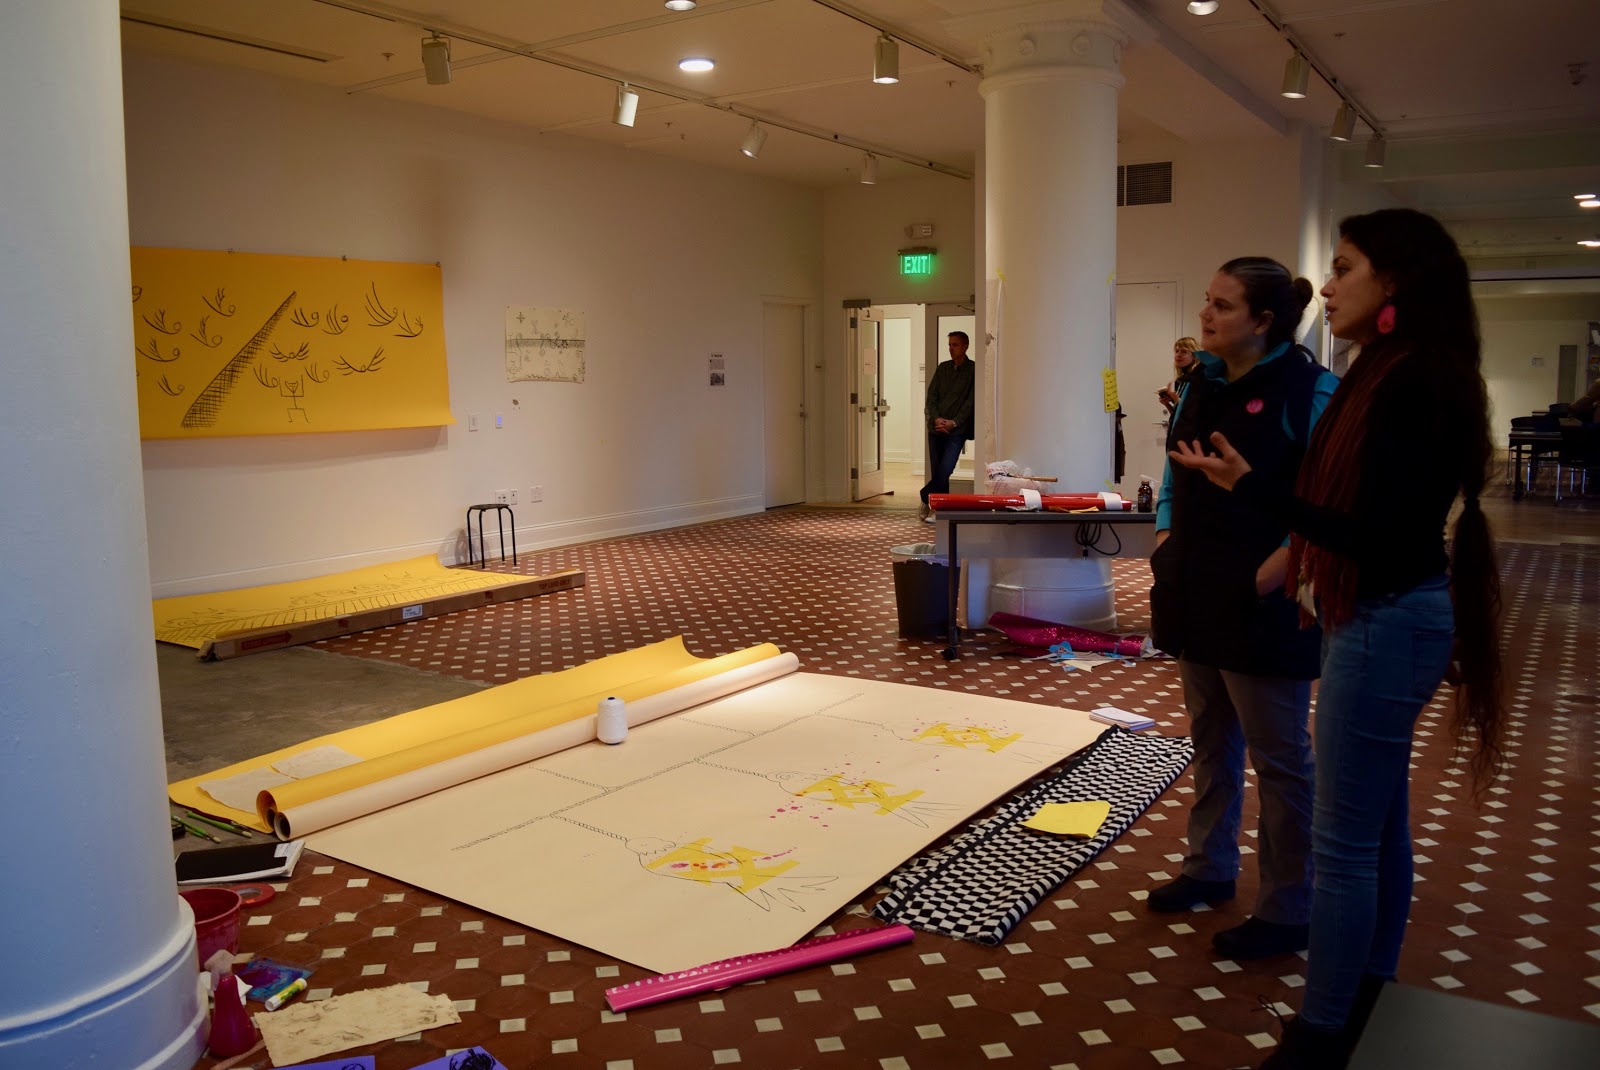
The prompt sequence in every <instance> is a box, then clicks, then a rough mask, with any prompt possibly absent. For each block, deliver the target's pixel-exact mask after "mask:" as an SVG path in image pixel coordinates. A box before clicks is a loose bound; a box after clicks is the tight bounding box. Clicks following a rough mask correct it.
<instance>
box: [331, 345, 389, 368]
mask: <svg viewBox="0 0 1600 1070" xmlns="http://www.w3.org/2000/svg"><path fill="white" fill-rule="evenodd" d="M382 363H383V347H382V346H379V347H378V351H377V352H376V353H374V354H372V356H370V357H368V358H367V362H366V363H365V364H351V363H350V362H349V361H348V360H345V359H344V358H343V357H339V358H337V359H336V360H334V362H333V366H334V367H336V368H338V369H339V371H340V373H341V374H343V375H361V374H364V373H366V372H375V371H377V370H378V366H379V365H380V364H382Z"/></svg>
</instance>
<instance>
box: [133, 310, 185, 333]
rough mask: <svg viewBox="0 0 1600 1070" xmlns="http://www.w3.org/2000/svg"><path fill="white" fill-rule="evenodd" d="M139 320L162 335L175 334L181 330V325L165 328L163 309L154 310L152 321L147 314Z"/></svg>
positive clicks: (165, 321)
mask: <svg viewBox="0 0 1600 1070" xmlns="http://www.w3.org/2000/svg"><path fill="white" fill-rule="evenodd" d="M140 318H141V319H143V320H144V321H145V322H146V323H148V324H149V325H150V326H152V327H154V328H155V329H156V330H158V331H160V332H161V333H162V334H177V333H178V332H179V331H181V330H183V324H181V323H173V325H172V326H171V327H168V326H167V310H166V309H164V308H158V309H156V314H155V318H154V319H152V318H151V317H150V316H149V315H148V314H146V315H144V316H141V317H140Z"/></svg>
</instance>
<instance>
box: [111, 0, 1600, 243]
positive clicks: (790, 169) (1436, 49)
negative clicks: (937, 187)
mask: <svg viewBox="0 0 1600 1070" xmlns="http://www.w3.org/2000/svg"><path fill="white" fill-rule="evenodd" d="M405 2H407V0H401V2H399V3H391V2H376V0H274V2H271V3H261V2H251V0H220V2H219V0H130V2H127V3H124V4H123V7H122V11H123V16H124V22H123V33H124V42H125V45H126V46H127V47H130V48H135V49H141V50H147V51H157V52H163V53H169V54H175V55H179V56H183V57H187V58H190V59H195V60H200V61H203V62H209V63H219V64H225V65H231V66H239V67H247V68H251V69H255V70H260V71H265V72H268V73H272V74H276V75H281V76H284V77H290V78H298V79H305V80H309V81H314V82H319V83H322V84H325V85H330V86H336V87H338V88H340V89H343V90H344V91H345V92H348V93H361V94H373V95H376V96H380V97H386V98H390V99H394V100H401V101H409V102H413V103H417V104H425V105H430V106H435V107H441V108H446V109H451V110H456V111H460V112H465V113H468V114H472V115H478V116H484V117H489V118H493V119H498V120H503V121H506V122H511V123H517V124H521V125H524V126H527V127H529V128H530V129H532V130H537V131H540V132H541V133H544V134H552V135H566V136H576V137H582V138H589V139H593V140H596V141H602V142H606V143H608V144H614V145H622V146H628V147H634V148H637V149H638V151H641V152H651V153H660V154H663V155H670V156H674V157H677V158H681V159H687V160H694V161H697V162H701V163H706V164H709V165H712V166H718V167H736V168H740V169H742V170H746V171H750V172H753V173H756V174H761V175H765V176H769V177H775V178H781V179H786V180H790V181H794V182H800V183H805V184H812V185H827V184H831V183H841V182H852V181H855V180H856V179H857V177H858V176H859V173H860V166H861V162H862V152H861V148H862V147H869V148H872V149H874V150H878V151H880V152H881V153H882V154H883V155H884V157H885V158H884V159H882V160H881V163H880V172H881V178H882V179H883V180H885V181H888V180H892V179H893V178H895V177H899V176H904V175H910V174H916V173H925V171H924V170H923V169H922V168H919V167H918V166H916V164H915V163H913V162H904V161H915V162H916V163H921V164H932V165H934V167H935V168H936V169H939V170H944V171H946V172H954V173H970V172H971V170H972V168H973V165H974V160H975V159H976V154H977V152H978V151H979V150H980V149H981V146H982V142H983V105H982V100H981V98H980V97H979V95H978V92H977V84H978V81H979V75H977V74H976V73H973V72H972V71H969V70H964V69H962V68H961V67H959V66H956V65H954V64H952V63H950V62H946V61H945V60H943V59H940V58H938V57H937V56H935V55H932V54H929V53H928V52H925V51H922V50H920V49H918V48H916V47H913V46H912V45H911V44H910V43H909V42H908V41H903V42H902V44H901V46H900V71H901V81H900V82H899V83H898V84H895V85H876V84H874V83H872V81H871V80H870V71H871V63H872V48H873V41H874V39H875V38H876V37H877V34H878V31H877V30H876V29H874V28H873V26H870V25H866V24H863V22H861V21H858V20H857V19H855V18H852V17H851V16H850V14H847V13H845V12H849V11H854V12H856V13H858V14H859V15H860V16H861V17H862V18H864V19H866V20H867V21H868V22H871V23H875V24H877V25H881V26H884V27H886V28H888V29H889V30H890V31H891V32H893V33H895V34H896V35H899V36H902V37H903V38H906V39H909V40H910V41H917V42H920V43H921V44H923V45H925V46H927V47H929V48H932V49H934V50H936V51H942V52H943V53H944V54H945V55H946V56H948V57H951V58H953V59H955V60H957V61H958V62H964V63H965V64H966V65H967V66H976V64H977V62H978V57H979V56H980V54H981V42H980V41H979V40H977V39H976V38H974V37H970V36H963V35H962V34H961V33H958V32H956V31H955V29H954V28H953V27H954V26H956V25H957V24H956V23H954V22H953V21H952V20H955V19H958V18H962V17H964V16H970V15H973V14H978V13H985V12H999V11H1004V10H1005V9H1019V10H1020V9H1029V8H1037V7H1040V6H1041V5H1038V4H1019V3H1018V2H1017V0H938V2H934V0H853V2H852V3H834V2H832V0H828V2H818V0H705V2H703V3H701V4H700V5H699V7H698V8H697V9H695V10H694V11H691V12H687V13H682V14H674V13H672V12H669V11H667V10H665V8H664V7H663V6H662V3H661V0H450V2H449V3H444V2H443V0H434V2H435V5H436V6H437V8H438V10H437V11H432V12H429V11H423V10H417V9H414V8H408V7H405V6H402V5H403V4H404V3H405ZM409 2H411V3H415V2H417V0H409ZM1109 2H1110V3H1116V2H1117V0H1109ZM1122 5H1123V6H1124V7H1126V8H1127V9H1128V10H1130V11H1132V12H1134V13H1135V14H1138V15H1141V16H1143V17H1144V18H1145V19H1146V20H1147V21H1148V22H1149V24H1150V26H1151V27H1152V29H1153V30H1154V33H1153V35H1152V39H1150V40H1148V41H1144V42H1134V43H1131V44H1130V45H1129V47H1128V49H1127V51H1126V54H1125V56H1124V60H1123V73H1124V75H1125V76H1126V77H1127V85H1126V87H1125V88H1124V90H1123V91H1122V94H1121V98H1120V109H1119V129H1120V133H1121V135H1122V136H1123V137H1124V138H1125V139H1126V138H1129V137H1134V138H1138V137H1143V136H1157V135H1170V136H1172V137H1176V138H1179V139H1181V140H1184V141H1187V142H1192V143H1196V144H1200V145H1205V144H1209V143H1219V142H1227V141H1230V140H1237V139H1242V138H1249V137H1260V136H1266V135H1270V134H1271V133H1273V132H1274V131H1276V132H1277V133H1284V132H1287V131H1289V130H1290V129H1292V127H1293V124H1297V123H1305V124H1309V125H1311V126H1312V127H1314V128H1318V129H1321V130H1324V131H1325V130H1326V129H1327V127H1328V124H1329V122H1330V121H1331V119H1332V116H1333V112H1334V109H1335V107H1336V106H1337V104H1338V97H1337V96H1336V95H1335V94H1334V92H1333V91H1332V90H1331V89H1329V88H1328V87H1327V86H1326V85H1325V84H1323V83H1322V81H1321V80H1320V79H1318V78H1317V77H1316V76H1313V77H1312V80H1311V90H1310V94H1309V95H1308V97H1307V98H1306V99H1304V100H1300V101H1292V100H1287V99H1285V98H1283V97H1281V96H1279V95H1278V88H1279V82H1280V80H1281V78H1282V74H1283V64H1284V62H1285V60H1287V59H1288V58H1289V56H1290V54H1291V48H1290V45H1289V44H1288V43H1287V42H1286V41H1285V40H1284V38H1283V37H1282V36H1280V34H1279V32H1278V31H1277V30H1275V29H1274V28H1273V27H1272V26H1271V25H1270V24H1269V22H1268V20H1267V19H1266V18H1265V17H1264V16H1263V14H1262V13H1261V11H1260V10H1258V8H1265V9H1266V10H1267V11H1269V12H1271V13H1272V14H1273V16H1274V17H1275V18H1277V19H1278V20H1279V21H1280V22H1281V23H1282V24H1283V25H1285V26H1286V27H1287V30H1288V32H1289V33H1291V34H1292V35H1294V36H1295V37H1296V38H1297V39H1298V40H1299V41H1300V42H1301V44H1302V45H1303V47H1304V48H1305V50H1306V51H1307V53H1308V54H1309V55H1310V56H1311V57H1313V58H1314V59H1315V60H1316V61H1317V63H1318V64H1319V66H1320V67H1321V68H1322V69H1323V70H1324V71H1325V72H1327V73H1328V74H1329V75H1330V76H1331V77H1333V78H1336V79H1337V80H1338V81H1339V82H1340V84H1341V85H1342V86H1343V87H1344V88H1345V90H1346V92H1347V93H1348V94H1350V95H1351V96H1353V97H1354V99H1355V100H1357V101H1358V102H1359V103H1360V105H1361V106H1362V108H1363V109H1364V111H1365V113H1366V114H1368V115H1370V116H1371V117H1372V118H1373V119H1374V120H1375V121H1376V122H1377V123H1378V124H1379V125H1380V126H1381V127H1383V128H1384V130H1385V132H1386V133H1387V134H1388V135H1389V138H1390V149H1389V166H1387V167H1386V168H1384V169H1383V170H1382V171H1377V172H1375V171H1371V170H1367V169H1362V168H1360V167H1359V166H1358V165H1357V166H1347V167H1346V174H1347V175H1349V176H1350V177H1352V178H1355V179H1359V180H1364V181H1380V182H1383V183H1384V184H1385V185H1386V186H1388V187H1389V189H1390V191H1391V192H1393V193H1395V194H1396V195H1397V196H1399V197H1400V198H1401V199H1402V200H1403V201H1406V202H1408V203H1414V204H1417V205H1418V206H1419V207H1424V208H1428V209H1430V210H1433V211H1437V212H1439V213H1440V214H1441V215H1443V216H1444V217H1445V218H1447V219H1448V220H1450V221H1451V222H1452V224H1456V223H1459V224H1461V225H1466V226H1469V229H1470V228H1471V227H1477V228H1479V230H1480V231H1482V232H1483V234H1484V241H1485V244H1484V245H1483V247H1482V250H1481V252H1482V253H1483V255H1488V256H1507V257H1512V256H1532V255H1540V253H1541V252H1542V253H1544V254H1550V253H1555V252H1557V251H1559V252H1561V253H1570V252H1572V251H1573V250H1574V249H1575V248H1576V247H1575V246H1573V245H1572V244H1571V243H1572V241H1573V240H1574V237H1573V235H1578V236H1589V235H1588V231H1590V230H1600V210H1595V211H1594V212H1592V213H1590V214H1591V215H1593V216H1595V217H1596V218H1593V219H1590V218H1587V217H1586V216H1585V215H1584V213H1583V211H1582V210H1581V209H1578V208H1577V207H1576V206H1575V205H1574V204H1573V203H1572V200H1571V194H1572V193H1574V192H1584V191H1581V190H1578V189H1573V188H1569V187H1571V186H1572V185H1573V183H1579V184H1584V183H1587V184H1589V185H1594V184H1595V183H1600V0H1521V2H1515V3H1513V2H1510V0H1253V2H1252V0H1222V7H1221V10H1219V11H1218V12H1217V13H1216V14H1214V15H1210V16H1206V17H1196V16H1193V15H1189V14H1188V13H1187V12H1186V11H1185V8H1184V0H1122ZM1044 6H1049V7H1055V8H1059V7H1061V6H1062V5H1060V4H1051V5H1044ZM838 9H844V11H841V10H838ZM152 24H159V25H152ZM427 30H439V31H440V32H443V33H444V34H445V35H447V36H449V37H451V38H452V45H451V49H452V64H451V65H452V71H453V77H452V80H451V82H450V84H449V85H443V86H434V85H428V84H426V82H425V81H424V79H423V72H422V66H421V61H420V54H419V44H420V41H421V39H422V38H423V37H424V36H425V35H426V33H425V31H427ZM491 44H492V45H497V46H500V47H490V45H491ZM532 55H536V56H538V57H541V58H542V59H544V60H551V61H554V62H542V61H541V59H536V58H530V56H532ZM690 55H706V56H710V57H712V58H714V59H715V60H716V61H717V68H716V70H715V71H713V72H711V73H708V74H699V75H695V74H686V73H683V72H682V71H680V70H678V68H677V61H678V60H679V59H681V58H683V57H685V56H690ZM559 64H566V65H568V66H561V65H559ZM1575 64H1578V65H1582V66H1578V67H1576V68H1574V67H1573V66H1572V65H1575ZM571 68H578V69H571ZM613 79H615V80H627V81H628V82H630V83H631V84H633V85H635V86H637V87H639V88H640V90H641V96H642V100H641V102H640V109H639V117H638V122H637V125H636V126H635V127H634V128H632V129H627V128H624V127H619V126H616V125H614V124H613V123H612V122H611V121H610V116H611V106H612V100H613V97H614V94H615V91H616V85H615V81H614V80H613ZM652 88H653V89H655V90H660V91H664V92H653V91H651V90H652ZM668 93H670V94H676V95H677V96H679V97H682V98H684V99H674V97H673V96H669V95H666V94H668ZM707 105H710V106H707ZM747 116H756V117H761V118H766V119H770V120H772V121H773V122H774V123H780V124H783V125H785V126H788V127H794V128H798V129H802V130H809V131H811V132H813V133H815V134H817V135H820V136H819V137H810V136H806V135H805V134H802V133H798V132H794V131H793V130H790V129H782V128H773V129H771V130H770V137H769V138H768V140H767V143H766V145H765V147H764V148H763V150H762V152H761V155H760V157H759V158H758V159H756V160H750V159H747V158H745V157H743V156H741V155H739V154H738V152H737V151H736V150H737V146H738V143H739V140H740V138H741V137H742V136H743V134H744V132H745V130H746V128H747V127H748V126H749V123H750V119H749V118H747ZM1365 133H1366V131H1365V128H1364V127H1363V128H1361V133H1360V134H1358V137H1364V136H1365ZM1518 138H1520V139H1521V140H1520V141H1518V140H1516V139H1518ZM1508 139H1511V140H1508ZM1441 145H1442V146H1446V147H1447V148H1448V147H1450V146H1454V147H1456V148H1457V149H1459V150H1460V151H1456V152H1453V153H1452V152H1450V151H1440V149H1439V147H1440V146H1441ZM1508 145H1509V146H1510V147H1511V148H1512V149H1513V150H1515V149H1518V148H1520V149H1521V150H1522V151H1507V146H1508ZM1474 146H1488V147H1487V148H1485V149H1483V150H1482V151H1477V152H1476V154H1475V155H1473V152H1474V149H1473V147H1474ZM1469 158H1470V159H1471V160H1472V161H1473V162H1470V163H1463V162H1462V161H1463V160H1467V159H1469ZM1594 192H1600V191H1594ZM1496 225H1498V230H1496V229H1495V227H1496ZM1458 232H1459V231H1458ZM1474 233H1477V232H1474ZM1491 235H1497V237H1493V240H1492V241H1491ZM1530 250H1533V251H1530Z"/></svg>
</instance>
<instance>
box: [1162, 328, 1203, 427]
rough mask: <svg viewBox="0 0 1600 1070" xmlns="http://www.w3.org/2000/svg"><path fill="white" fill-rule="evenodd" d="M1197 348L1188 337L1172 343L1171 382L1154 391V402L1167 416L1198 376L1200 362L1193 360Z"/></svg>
mask: <svg viewBox="0 0 1600 1070" xmlns="http://www.w3.org/2000/svg"><path fill="white" fill-rule="evenodd" d="M1199 348H1200V343H1199V342H1196V341H1195V340H1194V339H1193V338H1190V337H1189V336H1188V335H1185V336H1184V337H1182V338H1180V339H1178V340H1177V341H1176V342H1173V343H1172V382H1171V383H1170V384H1168V385H1167V386H1164V387H1162V388H1161V389H1160V390H1157V391H1156V400H1157V401H1159V402H1161V407H1162V408H1164V409H1166V410H1167V415H1168V416H1171V415H1172V411H1173V410H1174V409H1176V408H1177V407H1178V402H1179V401H1180V400H1182V398H1183V389H1184V387H1186V386H1188V385H1189V380H1190V379H1192V378H1193V377H1195V376H1197V375H1199V374H1200V362H1199V361H1197V360H1195V359H1194V351H1195V350H1197V349H1199Z"/></svg>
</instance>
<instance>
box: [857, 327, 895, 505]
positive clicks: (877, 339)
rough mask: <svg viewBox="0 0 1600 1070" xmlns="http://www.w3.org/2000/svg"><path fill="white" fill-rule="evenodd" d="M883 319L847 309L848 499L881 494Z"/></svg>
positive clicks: (884, 410)
mask: <svg viewBox="0 0 1600 1070" xmlns="http://www.w3.org/2000/svg"><path fill="white" fill-rule="evenodd" d="M888 411H889V403H888V402H887V401H885V400H884V397H883V320H882V317H881V314H880V313H879V312H878V311H877V310H876V309H871V308H853V309H851V310H850V415H851V418H850V420H849V426H850V499H851V501H857V502H859V501H861V500H862V499H864V498H875V497H877V496H878V495H880V494H882V493H883V417H884V414H886V413H887V412H888Z"/></svg>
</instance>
